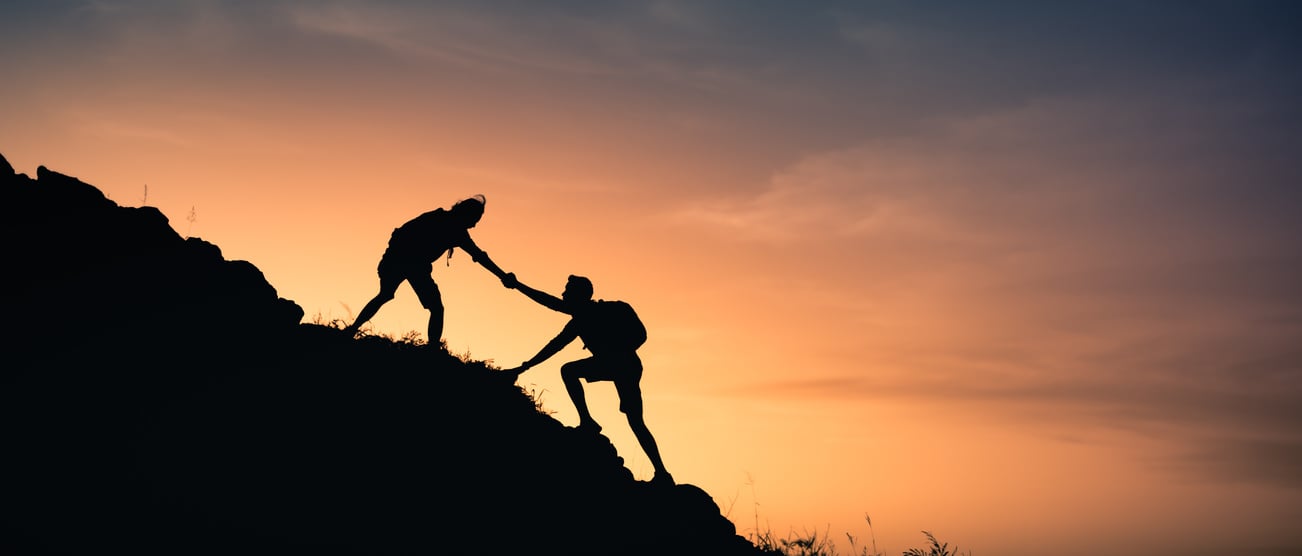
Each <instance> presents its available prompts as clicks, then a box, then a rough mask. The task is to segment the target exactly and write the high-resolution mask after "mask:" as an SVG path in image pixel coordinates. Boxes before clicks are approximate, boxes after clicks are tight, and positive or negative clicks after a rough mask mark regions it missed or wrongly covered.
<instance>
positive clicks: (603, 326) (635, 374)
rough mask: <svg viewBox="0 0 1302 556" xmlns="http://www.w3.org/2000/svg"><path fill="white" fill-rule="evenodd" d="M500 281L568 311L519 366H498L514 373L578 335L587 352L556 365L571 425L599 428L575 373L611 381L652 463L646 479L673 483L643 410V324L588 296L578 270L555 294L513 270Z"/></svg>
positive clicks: (621, 306) (621, 308)
mask: <svg viewBox="0 0 1302 556" xmlns="http://www.w3.org/2000/svg"><path fill="white" fill-rule="evenodd" d="M502 282H503V284H506V285H507V287H514V288H515V289H518V290H520V292H521V293H523V294H525V295H526V296H528V297H529V298H530V299H532V300H534V301H535V302H537V303H538V304H539V305H542V306H544V307H547V308H548V309H551V310H553V311H558V312H561V313H565V314H568V315H570V317H571V318H570V321H569V322H568V323H566V324H565V327H564V328H562V329H561V332H560V334H558V335H557V336H556V337H555V338H553V339H552V340H551V341H550V342H547V344H546V345H545V346H543V348H542V349H541V350H539V351H538V354H537V355H534V356H533V357H532V358H530V359H529V360H528V361H525V362H524V363H522V364H521V365H520V366H519V367H516V368H514V369H508V370H505V371H502V372H504V373H509V374H511V375H514V377H516V378H518V377H519V376H520V374H522V373H524V372H525V371H527V370H529V369H530V368H532V367H534V366H536V365H538V364H539V363H542V362H543V361H546V360H547V359H548V358H550V357H551V356H553V355H556V353H557V352H559V351H560V350H561V349H563V348H564V347H565V346H567V345H569V344H570V342H573V341H574V339H575V338H582V339H583V344H584V346H583V347H584V348H586V349H587V350H588V351H589V352H591V353H592V356H591V357H588V358H585V359H579V360H577V361H570V362H569V363H566V364H564V365H561V379H562V380H563V381H564V382H565V390H566V391H568V392H569V394H570V400H572V401H573V402H574V408H575V409H577V410H578V412H579V425H578V426H577V427H576V428H577V429H578V430H581V431H586V432H591V433H594V434H595V433H598V432H601V425H599V424H597V421H596V420H595V419H593V418H592V413H590V412H589V411H588V404H587V399H586V397H585V396H584V392H583V384H582V383H581V382H579V381H580V379H582V380H586V381H588V382H599V381H611V382H614V383H615V391H616V392H617V393H618V394H619V410H620V411H621V412H623V413H624V415H625V416H627V417H628V426H629V428H631V429H632V430H633V434H634V435H635V436H636V437H637V441H638V443H639V444H641V445H642V450H643V451H644V452H646V455H647V457H649V458H650V459H651V465H653V466H654V467H655V476H654V477H653V478H652V479H651V482H653V483H658V484H670V485H672V484H673V483H674V478H673V477H672V476H671V475H670V474H669V471H668V470H667V469H665V464H664V461H663V460H661V459H660V449H659V448H658V447H657V446H656V440H655V437H653V436H651V431H650V430H649V429H648V428H647V426H646V421H645V419H644V418H643V416H642V385H641V381H642V359H641V358H640V357H638V355H637V348H638V347H640V346H641V345H642V342H643V341H645V340H646V329H645V328H644V327H643V326H642V322H641V320H639V319H638V318H637V314H636V313H635V312H633V310H632V308H631V307H629V306H628V304H626V303H624V302H620V301H603V300H594V299H592V293H593V289H592V281H591V280H588V279H587V278H585V277H582V276H573V275H571V276H570V277H569V280H568V281H567V282H566V284H565V292H564V293H562V294H561V298H560V299H557V298H556V297H555V296H553V295H551V294H548V293H545V292H541V291H538V290H536V289H533V288H531V287H529V286H526V285H524V284H521V283H520V282H519V281H518V280H516V279H515V275H514V274H508V275H507V278H506V279H504V280H503V281H502ZM629 329H631V331H629V332H627V333H621V330H629Z"/></svg>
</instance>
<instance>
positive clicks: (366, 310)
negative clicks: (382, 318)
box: [344, 290, 393, 335]
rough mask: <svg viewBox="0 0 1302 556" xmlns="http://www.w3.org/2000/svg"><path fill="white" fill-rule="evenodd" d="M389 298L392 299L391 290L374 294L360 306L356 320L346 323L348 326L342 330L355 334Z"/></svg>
mask: <svg viewBox="0 0 1302 556" xmlns="http://www.w3.org/2000/svg"><path fill="white" fill-rule="evenodd" d="M391 299H393V292H386V291H384V290H381V291H380V293H378V294H376V296H375V297H374V298H373V299H371V301H370V302H368V303H367V304H366V306H365V307H362V312H360V313H358V314H357V320H354V321H353V323H352V324H350V325H348V328H345V329H344V331H345V332H348V333H350V334H352V335H356V334H357V331H358V330H359V329H360V328H361V327H362V325H363V324H366V322H367V321H369V320H371V317H374V316H375V313H377V312H379V310H380V307H381V306H383V305H384V304H385V303H388V302H389V300H391Z"/></svg>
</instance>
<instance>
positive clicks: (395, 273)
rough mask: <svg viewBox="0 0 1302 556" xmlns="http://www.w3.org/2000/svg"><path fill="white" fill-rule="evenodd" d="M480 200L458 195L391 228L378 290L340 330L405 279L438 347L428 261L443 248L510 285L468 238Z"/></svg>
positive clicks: (439, 315)
mask: <svg viewBox="0 0 1302 556" xmlns="http://www.w3.org/2000/svg"><path fill="white" fill-rule="evenodd" d="M485 202H486V201H485V199H484V196H483V195H475V196H474V197H471V198H469V199H463V200H461V201H458V202H457V203H456V204H454V205H452V208H451V209H450V210H444V209H442V208H438V209H434V210H432V211H429V212H427V213H425V214H422V215H420V216H417V217H416V218H413V219H411V220H410V221H408V222H407V223H406V224H403V225H402V226H401V227H399V228H396V229H394V230H393V235H391V236H389V247H388V249H385V251H384V256H383V257H380V265H379V267H378V268H377V272H378V273H379V275H380V293H377V294H375V298H374V299H371V301H370V302H369V303H367V304H366V307H363V308H362V312H361V313H358V315H357V320H355V321H353V324H351V325H349V326H348V327H347V328H345V329H344V330H345V331H346V332H348V333H349V334H351V335H355V334H357V330H358V329H359V328H361V326H362V325H363V324H365V323H366V321H369V320H371V317H374V316H375V313H376V311H379V310H380V306H382V305H384V304H385V303H387V302H388V301H389V300H391V299H393V296H394V294H395V293H397V291H398V286H399V285H401V284H402V283H403V281H406V282H407V283H408V284H411V289H412V290H415V292H416V297H417V298H419V299H420V304H421V305H422V306H424V307H425V308H426V309H429V330H428V333H429V341H430V345H432V346H435V347H438V346H439V345H440V344H441V341H442V340H443V298H442V296H441V295H440V294H439V286H438V284H435V283H434V277H433V275H432V274H433V272H434V261H436V260H438V258H439V257H442V256H443V254H444V253H447V254H448V257H451V256H452V250H453V249H455V248H457V247H460V248H461V249H462V250H463V251H465V252H466V253H468V254H469V255H470V258H471V259H472V260H474V261H475V262H477V263H479V264H480V265H481V266H483V267H484V268H486V269H488V270H489V272H492V273H493V274H494V275H495V276H497V277H498V278H499V279H501V280H502V284H503V285H507V286H508V287H509V286H513V285H514V278H511V282H510V283H508V282H507V274H506V273H505V272H503V271H502V269H501V268H498V266H497V264H495V263H493V260H492V259H490V258H488V253H485V252H484V251H483V250H482V249H480V248H479V246H477V245H475V242H474V241H473V240H471V239H470V228H474V227H475V224H478V223H479V219H480V218H482V217H483V216H484V204H485Z"/></svg>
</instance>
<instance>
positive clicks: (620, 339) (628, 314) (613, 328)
mask: <svg viewBox="0 0 1302 556" xmlns="http://www.w3.org/2000/svg"><path fill="white" fill-rule="evenodd" d="M596 304H597V305H596V309H595V310H594V311H593V318H594V321H593V324H594V325H595V326H594V328H595V330H593V333H594V334H596V335H598V336H599V337H597V338H592V340H596V341H595V342H593V341H590V340H589V339H588V338H584V343H585V344H594V343H595V344H597V346H598V347H597V349H599V350H600V349H603V348H610V349H614V350H636V349H637V348H639V347H642V344H644V343H646V326H645V325H643V324H642V319H640V318H638V316H637V311H634V310H633V306H632V305H629V304H628V303H625V302H623V301H606V300H603V299H598V300H597V301H596Z"/></svg>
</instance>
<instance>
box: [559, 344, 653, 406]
mask: <svg viewBox="0 0 1302 556" xmlns="http://www.w3.org/2000/svg"><path fill="white" fill-rule="evenodd" d="M561 372H562V373H573V374H574V376H577V377H579V378H581V379H583V380H585V381H588V382H603V381H610V382H614V383H615V392H617V393H619V410H620V411H621V412H623V413H625V414H628V413H629V412H630V411H633V412H641V411H642V359H641V358H640V357H638V356H637V353H630V354H627V355H623V354H621V355H594V356H592V357H588V358H586V359H579V360H577V361H570V362H569V363H566V364H565V365H564V366H562V367H561Z"/></svg>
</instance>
